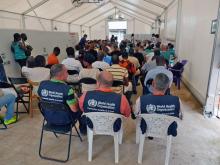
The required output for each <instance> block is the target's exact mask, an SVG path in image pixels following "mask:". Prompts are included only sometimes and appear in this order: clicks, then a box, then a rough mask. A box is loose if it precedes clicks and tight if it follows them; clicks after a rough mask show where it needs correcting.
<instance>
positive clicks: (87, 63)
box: [83, 52, 95, 68]
mask: <svg viewBox="0 0 220 165" xmlns="http://www.w3.org/2000/svg"><path fill="white" fill-rule="evenodd" d="M94 61H95V57H94V56H93V54H91V53H89V52H86V53H85V54H84V57H83V64H84V65H85V66H86V67H87V68H88V67H91V65H92V63H93V62H94Z"/></svg>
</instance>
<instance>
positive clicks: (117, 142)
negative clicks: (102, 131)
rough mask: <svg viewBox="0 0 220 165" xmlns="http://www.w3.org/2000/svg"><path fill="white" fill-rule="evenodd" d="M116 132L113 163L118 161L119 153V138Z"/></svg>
mask: <svg viewBox="0 0 220 165" xmlns="http://www.w3.org/2000/svg"><path fill="white" fill-rule="evenodd" d="M118 137H119V135H118V133H115V135H114V145H115V163H118V155H119V140H118Z"/></svg>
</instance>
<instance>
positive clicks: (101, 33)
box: [91, 21, 108, 39]
mask: <svg viewBox="0 0 220 165" xmlns="http://www.w3.org/2000/svg"><path fill="white" fill-rule="evenodd" d="M91 34H92V36H91V39H105V38H106V34H105V21H102V22H100V23H98V24H97V25H95V26H93V27H92V28H91ZM107 35H108V34H107Z"/></svg>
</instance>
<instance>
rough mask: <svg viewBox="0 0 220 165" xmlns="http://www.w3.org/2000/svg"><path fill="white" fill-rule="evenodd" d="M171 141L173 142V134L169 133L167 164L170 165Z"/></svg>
mask: <svg viewBox="0 0 220 165" xmlns="http://www.w3.org/2000/svg"><path fill="white" fill-rule="evenodd" d="M171 142H172V136H171V135H169V136H168V137H167V148H166V159H165V165H169V158H170V149H171Z"/></svg>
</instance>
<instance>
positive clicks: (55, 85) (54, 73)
mask: <svg viewBox="0 0 220 165" xmlns="http://www.w3.org/2000/svg"><path fill="white" fill-rule="evenodd" d="M50 75H51V80H46V81H42V82H41V83H40V86H39V89H38V95H39V96H40V98H41V100H43V101H48V102H54V103H63V104H66V105H68V107H69V108H70V110H71V111H72V113H71V114H72V117H73V119H77V120H79V123H80V127H79V129H80V132H81V133H83V134H84V133H85V131H86V130H85V128H84V127H83V126H82V125H81V124H82V122H81V114H82V113H81V112H80V111H78V104H77V99H76V98H75V97H74V92H73V89H72V88H71V87H70V86H68V85H67V84H66V83H65V81H66V80H67V77H68V73H67V69H66V67H65V66H64V65H63V64H55V65H53V66H52V67H51V70H50Z"/></svg>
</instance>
